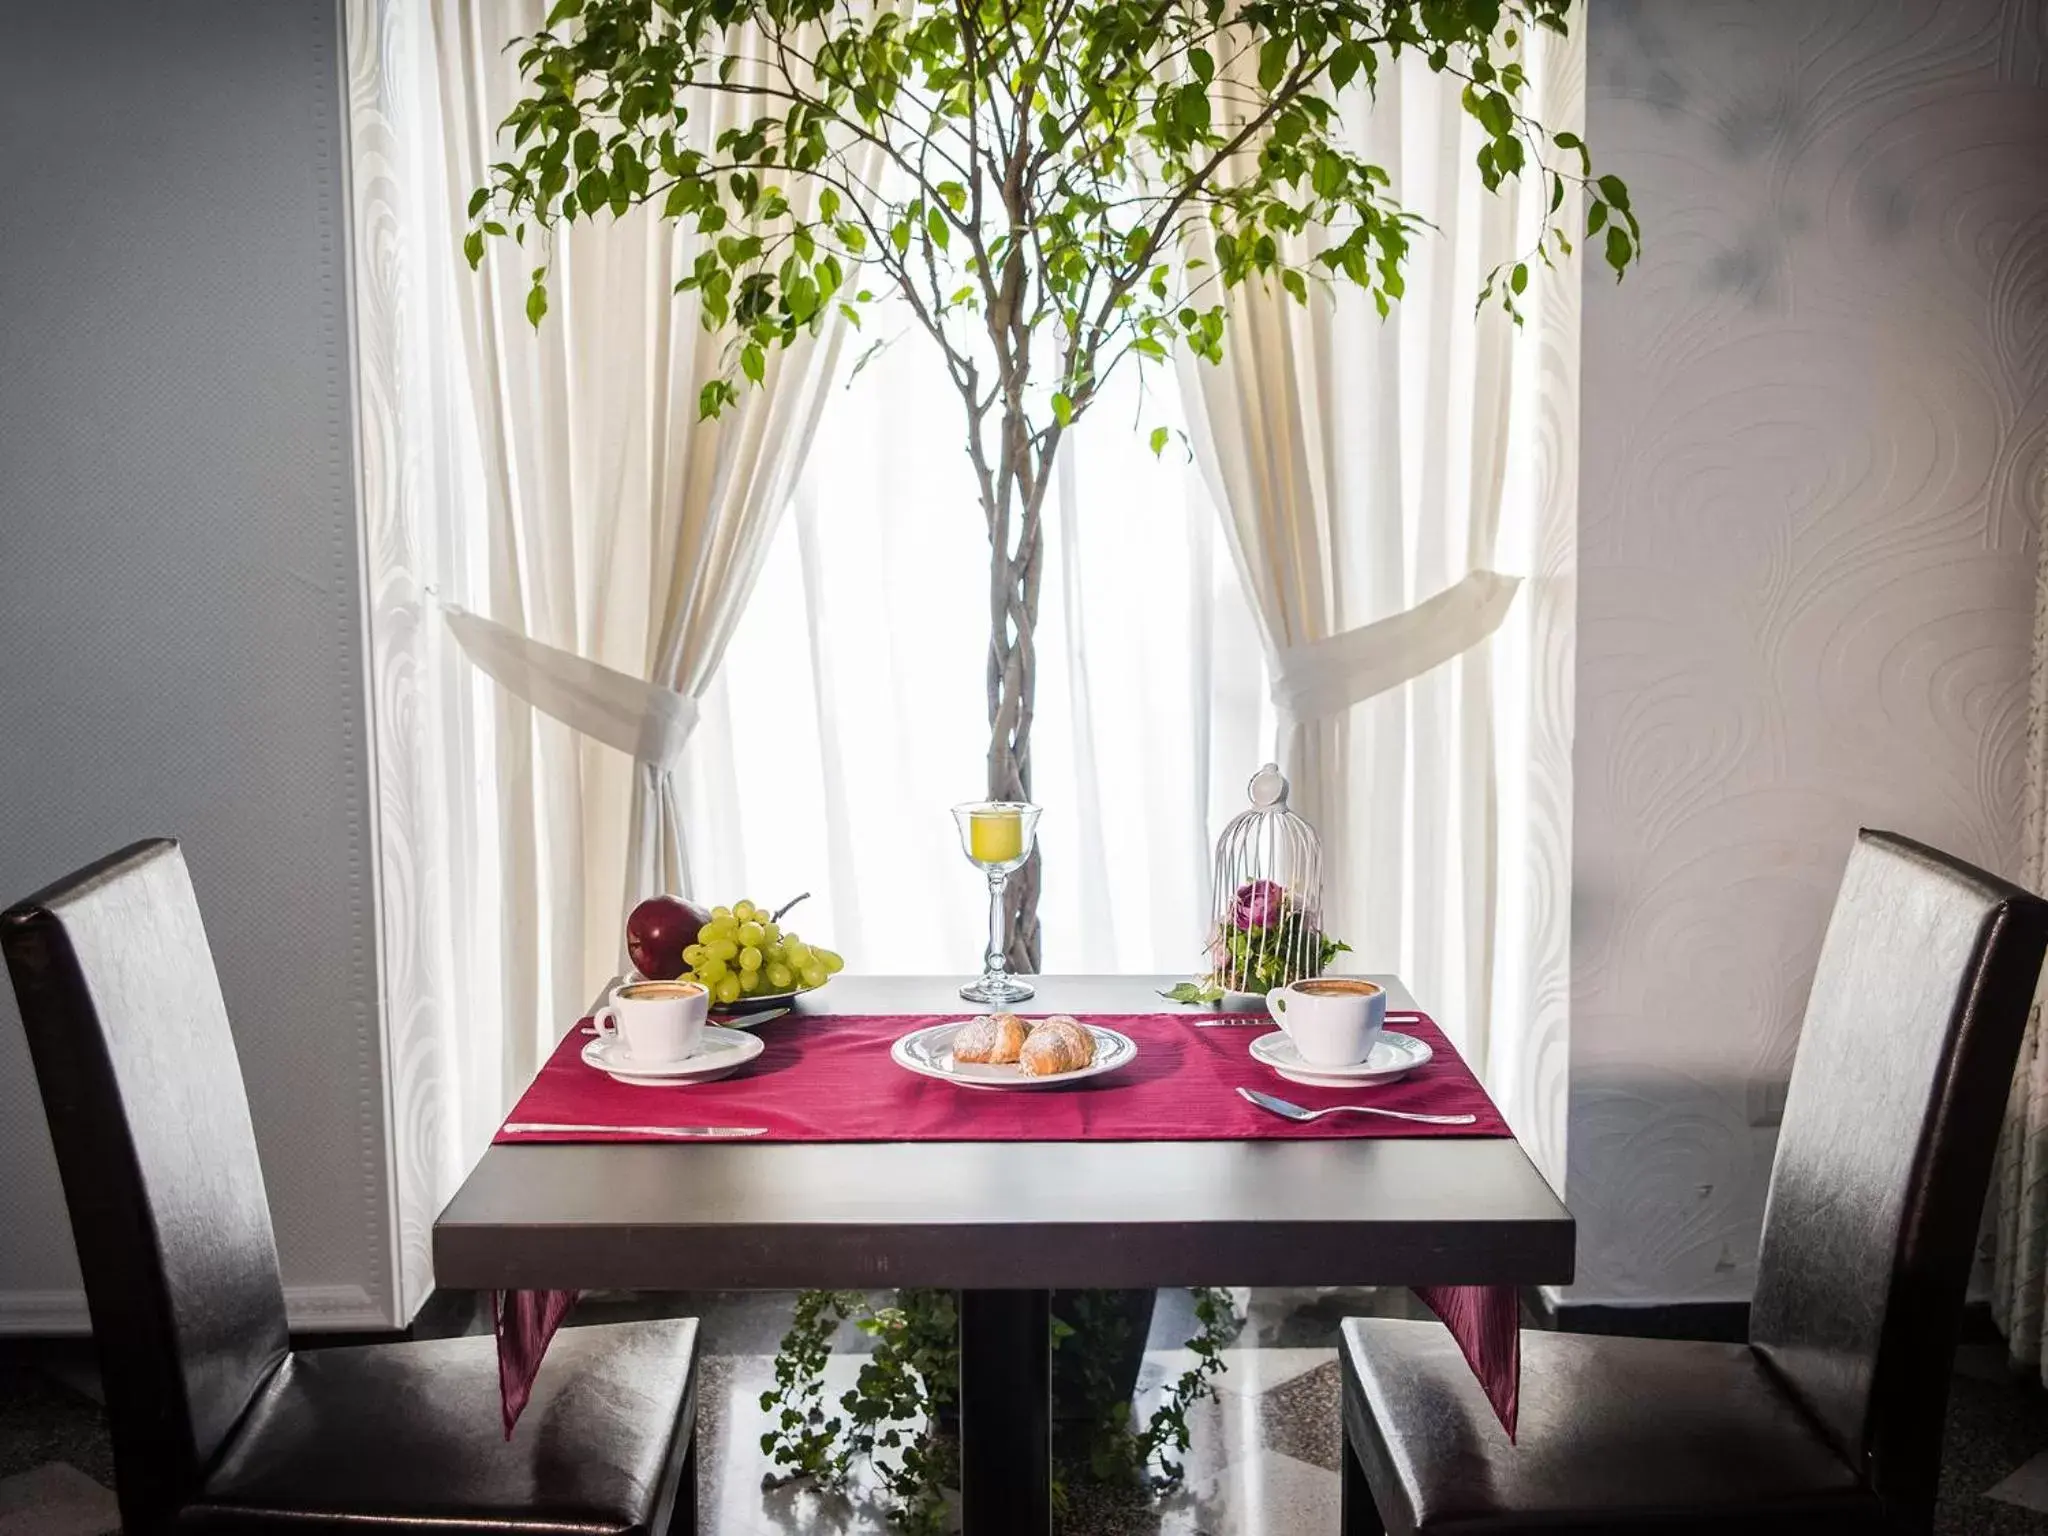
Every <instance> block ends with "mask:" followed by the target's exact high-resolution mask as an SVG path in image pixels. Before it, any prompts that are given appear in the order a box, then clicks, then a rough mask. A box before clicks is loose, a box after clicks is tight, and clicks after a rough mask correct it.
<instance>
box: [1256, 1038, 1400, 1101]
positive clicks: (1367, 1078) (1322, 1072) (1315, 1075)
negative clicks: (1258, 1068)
mask: <svg viewBox="0 0 2048 1536" xmlns="http://www.w3.org/2000/svg"><path fill="white" fill-rule="evenodd" d="M1435 1054H1436V1052H1434V1051H1432V1050H1431V1049H1430V1048H1429V1046H1428V1045H1427V1044H1426V1043H1424V1042H1423V1041H1421V1040H1418V1039H1416V1038H1415V1037H1414V1036H1413V1035H1404V1034H1402V1033H1401V1032H1400V1031H1399V1030H1394V1029H1383V1030H1381V1031H1380V1037H1379V1039H1377V1040H1375V1041H1373V1043H1372V1053H1371V1054H1370V1055H1368V1056H1367V1057H1366V1058H1365V1060H1363V1061H1361V1062H1355V1063H1353V1064H1352V1065H1351V1066H1348V1067H1326V1066H1320V1065H1316V1064H1312V1063H1310V1062H1306V1061H1303V1060H1302V1059H1301V1052H1300V1051H1298V1050H1296V1049H1295V1048H1294V1042H1293V1041H1292V1040H1290V1039H1289V1038H1288V1037H1287V1033H1286V1031H1284V1030H1278V1029H1276V1030H1274V1031H1272V1032H1271V1033H1270V1034H1264V1035H1260V1036H1259V1037H1258V1038H1257V1039H1255V1040H1253V1041H1252V1055H1254V1056H1255V1057H1257V1058H1258V1059H1259V1060H1260V1061H1262V1062H1264V1063H1265V1064H1266V1065H1267V1066H1269V1067H1271V1068H1272V1069H1273V1070H1274V1071H1275V1072H1278V1073H1279V1074H1280V1075H1281V1076H1282V1077H1284V1078H1286V1079H1287V1080H1288V1081H1289V1082H1291V1083H1307V1084H1308V1085H1309V1086H1310V1087H1314V1088H1356V1087H1360V1086H1365V1087H1370V1086H1371V1085H1372V1084H1374V1083H1393V1082H1398V1081H1400V1080H1401V1079H1402V1078H1404V1077H1406V1076H1407V1075H1408V1074H1409V1073H1410V1072H1413V1071H1414V1070H1415V1069H1416V1068H1417V1067H1419V1066H1421V1065H1423V1064H1424V1063H1425V1062H1427V1061H1428V1060H1429V1058H1430V1057H1432V1056H1434V1055H1435Z"/></svg>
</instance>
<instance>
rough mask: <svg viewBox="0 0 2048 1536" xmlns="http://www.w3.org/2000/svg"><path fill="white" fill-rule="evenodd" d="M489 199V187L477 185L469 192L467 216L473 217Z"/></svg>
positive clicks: (482, 208)
mask: <svg viewBox="0 0 2048 1536" xmlns="http://www.w3.org/2000/svg"><path fill="white" fill-rule="evenodd" d="M490 200H491V189H490V188H489V187H478V188H477V189H476V190H475V191H474V192H472V193H470V194H469V216H470V217H471V218H472V219H473V218H475V217H476V216H477V215H478V214H480V213H482V212H483V211H484V205H485V204H486V203H488V202H489V201H490Z"/></svg>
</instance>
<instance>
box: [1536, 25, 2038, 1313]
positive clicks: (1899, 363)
mask: <svg viewBox="0 0 2048 1536" xmlns="http://www.w3.org/2000/svg"><path fill="white" fill-rule="evenodd" d="M1588 36H1589V61H1588V83H1587V96H1588V108H1587V121H1588V130H1589V137H1590V138H1591V140H1592V142H1593V144H1594V146H1595V148H1596V150H1597V151H1598V152H1600V153H1601V154H1602V155H1603V156H1604V158H1605V159H1606V161H1607V162H1608V164H1609V166H1610V168H1611V169H1613V170H1615V171H1617V172H1619V173H1620V174H1622V175H1623V176H1625V177H1626V178H1627V179H1628V180H1629V182H1630V183H1631V186H1632V187H1633V189H1634V194H1635V206H1636V208H1637V209H1638V211H1639V212H1640V214H1641V216H1642V221H1643V225H1644V232H1645V241H1646V249H1647V252H1648V259H1647V262H1646V264H1645V266H1644V267H1643V269H1642V270H1641V271H1639V272H1637V273H1635V274H1634V275H1632V276H1631V277H1630V278H1629V280H1628V281H1627V282H1625V283H1623V284H1621V285H1619V286H1616V285H1615V284H1614V283H1613V282H1612V280H1611V279H1610V278H1607V277H1603V276H1602V275H1600V274H1599V273H1598V272H1593V271H1589V272H1588V274H1587V276H1586V292H1585V310H1584V336H1583V347H1584V353H1583V378H1584V392H1583V396H1582V415H1581V451H1582V455H1583V462H1582V485H1583V491H1582V508H1581V520H1580V534H1579V560H1580V613H1579V632H1578V667H1577V675H1578V723H1577V736H1576V741H1575V746H1574V752H1573V768H1574V778H1575V794H1574V800H1575V803H1574V825H1575V829H1576V830H1575V837H1574V859H1573V873H1574V894H1573V906H1574V913H1573V963H1572V998H1573V1015H1572V1030H1571V1039H1572V1047H1571V1095H1570V1110H1569V1151H1568V1157H1569V1174H1568V1181H1567V1198H1568V1199H1569V1201H1570V1204H1571V1206H1572V1208H1573V1210H1574V1212H1575V1213H1576V1215H1577V1216H1578V1219H1579V1223H1580V1228H1579V1230H1580V1243H1579V1271H1578V1282H1577V1284H1576V1285H1575V1286H1574V1288H1573V1289H1572V1291H1571V1292H1570V1293H1569V1294H1570V1296H1571V1297H1572V1298H1573V1299H1575V1300H1584V1301H1589V1302H1600V1301H1672V1300H1693V1299H1722V1298H1740V1297H1746V1296H1747V1295H1748V1293H1749V1289H1750V1286H1751V1282H1752V1279H1753V1275H1754V1258H1755V1248H1756V1236H1757V1229H1758V1223H1759V1220H1760V1217H1761V1214H1762V1204H1763V1193H1764V1187H1765V1181H1766V1179H1767V1177H1768V1173H1769V1167H1770V1159H1771V1155H1772V1151H1773V1147H1774V1143H1775V1132H1774V1129H1773V1127H1774V1125H1775V1122H1776V1118H1777V1112H1778V1107H1779V1102H1780V1098H1781V1094H1782V1088H1783V1084H1784V1082H1785V1079H1786V1076H1787V1074H1788V1072H1789V1070H1790V1065H1791V1060H1792V1053H1793V1049H1794V1047H1795V1045H1796V1043H1797V1038H1798V1028H1799V1020H1800V1016H1801V1012H1802V1009H1803V1007H1804V1001H1805V993H1806V988H1807V984H1808V981H1809V979H1810V977H1811V973H1812V967H1813V962H1814V957H1815V955H1816V953H1817V951H1818V948H1819V943H1820V936H1821V930H1822V927H1823V924H1824V922H1825V919H1826V915H1827V911H1828V906H1829V903H1830V902H1831V900H1832V898H1833V893H1834V887H1835V883H1836V880H1837V878H1838V877H1839V875H1840V872H1841V868H1842V864H1843V861H1844V859H1845V858H1846V857H1847V853H1848V849H1849V844H1850V840H1851V838H1852V837H1853V835H1854V833H1855V831H1856V828H1857V827H1858V826H1859V825H1873V826H1883V827H1890V828H1894V829H1896V830H1899V831H1902V832H1906V833H1909V834H1911V835H1913V836H1916V837H1920V838H1924V839H1927V840H1928V841H1931V842H1934V843H1937V844H1940V845H1942V846H1943V847H1946V848H1949V849H1952V850H1954V851H1955V852H1957V853H1960V854H1962V855H1964V856H1966V857H1968V858H1971V859H1974V860H1977V861H1979V862H1981V863H1983V864H1986V865H1988V866H1989V867H1991V868H1992V869H1994V870H1999V871H2001V872H2006V873H2011V872H2014V871H2015V870H2016V868H2017V865H2018V844H2017V832H2018V823H2019V780H2020V772H2021V762H2022V724H2023V713H2024V707H2025V700H2026V668H2027V655H2028V636H2029V626H2030V621H2031V608H2032V594H2033V582H2034V563H2035V554H2036V549H2035V540H2036V525H2037V522H2038V519H2039V516H2040V512H2041V508H2042V505H2043V501H2044V496H2043V488H2044V477H2048V5H2043V4H2042V3H2040V0H1892V3H1872V0H1773V3H1766V0H1689V3H1684V4H1681V3H1678V0H1663V3H1626V0H1593V3H1592V15H1591V28H1590V32H1589V35H1588Z"/></svg>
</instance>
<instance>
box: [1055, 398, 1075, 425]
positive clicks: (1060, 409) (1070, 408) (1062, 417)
mask: <svg viewBox="0 0 2048 1536" xmlns="http://www.w3.org/2000/svg"><path fill="white" fill-rule="evenodd" d="M1052 415H1053V420H1055V421H1057V422H1058V423H1059V424H1060V425H1061V426H1063V427H1064V426H1066V425H1068V424H1069V423H1071V422H1072V421H1073V419H1074V402H1073V401H1072V400H1070V399H1068V398H1067V397H1066V396H1065V395H1063V394H1056V395H1054V396H1053V397H1052Z"/></svg>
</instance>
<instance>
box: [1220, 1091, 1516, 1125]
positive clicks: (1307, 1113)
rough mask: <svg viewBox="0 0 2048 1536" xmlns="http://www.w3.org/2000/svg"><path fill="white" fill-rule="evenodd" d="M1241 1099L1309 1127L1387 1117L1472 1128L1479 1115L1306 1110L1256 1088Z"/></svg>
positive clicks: (1341, 1107)
mask: <svg viewBox="0 0 2048 1536" xmlns="http://www.w3.org/2000/svg"><path fill="white" fill-rule="evenodd" d="M1237 1092H1238V1097H1240V1098H1242V1099H1245V1100H1247V1101H1249V1102H1250V1103H1253V1104H1256V1105H1258V1106H1259V1108H1261V1109H1263V1110H1267V1111H1270V1112H1271V1113H1273V1114H1276V1115H1278V1116H1279V1117H1280V1118H1281V1119H1283V1120H1293V1121H1297V1122H1299V1123H1301V1124H1304V1125H1305V1124H1307V1123H1308V1122H1309V1121H1311V1120H1320V1119H1322V1117H1323V1116H1324V1115H1347V1114H1348V1115H1385V1116H1386V1117H1387V1118H1388V1119H1389V1120H1413V1121H1415V1122H1416V1123H1417V1124H1418V1125H1471V1124H1473V1123H1474V1122H1475V1121H1477V1120H1478V1118H1479V1117H1478V1116H1477V1115H1418V1114H1416V1113H1414V1112H1413V1111H1412V1110H1406V1109H1381V1108H1380V1107H1379V1106H1378V1105H1376V1104H1332V1105H1331V1106H1330V1107H1329V1108H1328V1109H1304V1108H1302V1107H1301V1105H1299V1104H1293V1103H1290V1102H1288V1101H1287V1100H1286V1099H1279V1098H1275V1097H1274V1096H1273V1095H1272V1094H1270V1093H1261V1092H1259V1091H1258V1089H1256V1088H1240V1089H1238V1090H1237Z"/></svg>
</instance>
